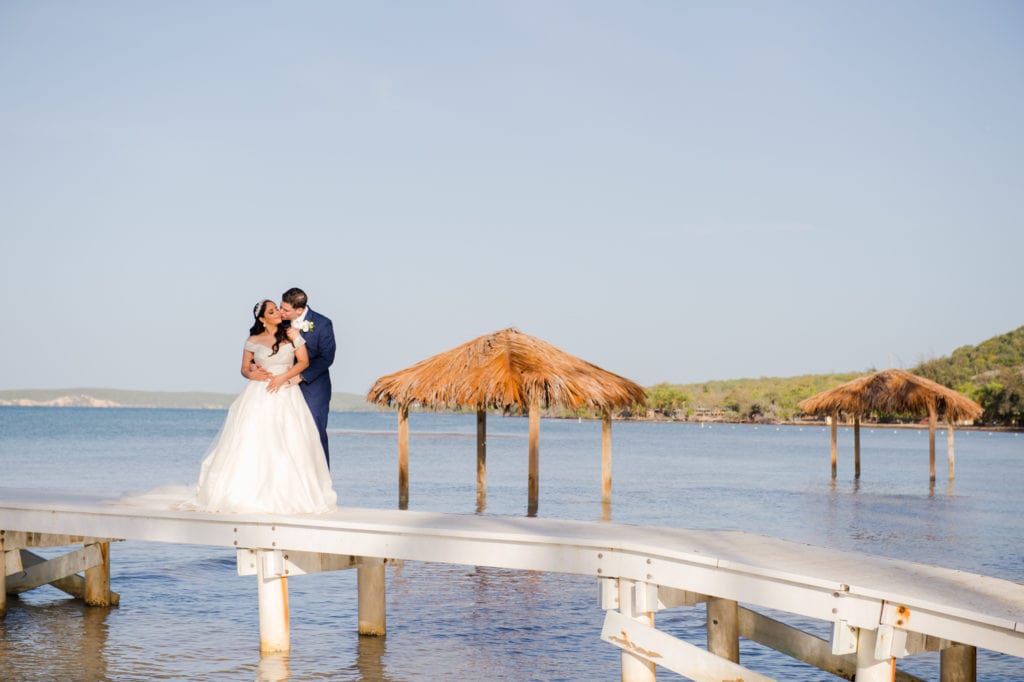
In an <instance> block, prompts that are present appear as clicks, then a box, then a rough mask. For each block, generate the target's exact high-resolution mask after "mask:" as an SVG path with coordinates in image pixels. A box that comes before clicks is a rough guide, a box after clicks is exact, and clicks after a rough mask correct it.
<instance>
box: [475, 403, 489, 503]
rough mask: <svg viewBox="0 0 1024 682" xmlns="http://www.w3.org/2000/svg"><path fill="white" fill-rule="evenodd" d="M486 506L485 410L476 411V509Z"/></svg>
mask: <svg viewBox="0 0 1024 682" xmlns="http://www.w3.org/2000/svg"><path fill="white" fill-rule="evenodd" d="M486 506H487V412H486V411H485V410H483V409H478V410H477V411H476V510H477V511H478V512H482V511H483V510H484V507H486Z"/></svg>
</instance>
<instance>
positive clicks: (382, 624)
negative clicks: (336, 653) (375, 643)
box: [356, 557, 387, 637]
mask: <svg viewBox="0 0 1024 682" xmlns="http://www.w3.org/2000/svg"><path fill="white" fill-rule="evenodd" d="M384 577H385V576H384V560H383V559H375V558H370V557H362V558H360V560H359V566H358V567H357V568H356V583H357V589H358V591H359V634H360V635H368V636H371V637H383V636H384V635H385V634H387V600H386V598H385V584H386V583H385V579H384Z"/></svg>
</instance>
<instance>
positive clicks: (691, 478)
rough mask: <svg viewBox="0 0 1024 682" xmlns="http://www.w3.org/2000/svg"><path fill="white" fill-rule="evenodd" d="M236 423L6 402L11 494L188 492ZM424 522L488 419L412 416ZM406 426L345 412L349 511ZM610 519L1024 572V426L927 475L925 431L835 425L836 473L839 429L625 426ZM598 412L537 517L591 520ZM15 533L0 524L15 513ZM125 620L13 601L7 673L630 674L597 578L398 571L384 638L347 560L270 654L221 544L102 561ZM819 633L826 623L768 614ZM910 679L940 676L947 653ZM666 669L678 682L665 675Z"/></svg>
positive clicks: (371, 498) (514, 501)
mask: <svg viewBox="0 0 1024 682" xmlns="http://www.w3.org/2000/svg"><path fill="white" fill-rule="evenodd" d="M224 415H225V413H224V412H222V411H204V410H195V411H191V410H127V409H125V410H121V409H75V408H16V407H3V408H0V472H2V480H0V486H17V487H31V488H49V489H64V490H94V491H107V492H117V493H121V492H128V491H141V490H147V489H150V488H153V487H157V486H160V485H164V484H187V483H192V482H193V481H194V480H195V477H196V474H197V471H198V465H199V462H200V460H201V459H202V457H203V455H204V454H205V451H206V448H207V447H208V446H209V444H210V442H211V441H212V440H213V438H214V436H215V435H216V433H217V431H218V429H219V428H220V426H221V423H222V421H223V419H224ZM410 422H411V428H410V430H411V438H410V443H411V445H410V481H411V484H410V509H417V510H429V511H442V512H456V513H474V512H475V510H476V497H475V476H476V468H475V466H476V465H475V458H476V446H475V434H476V422H475V417H474V416H473V415H435V414H413V415H412V416H411V418H410ZM395 428H396V423H395V416H394V415H393V414H387V413H334V414H332V415H331V419H330V430H331V451H332V455H331V461H332V474H333V477H334V482H335V487H336V489H337V491H338V493H339V497H340V504H343V505H348V506H360V507H370V508H382V509H385V508H394V507H396V506H397V498H398V493H397V473H396V472H397V464H396V461H397V456H396V449H397V440H396V434H395ZM613 437H614V491H613V498H614V499H613V504H612V508H611V518H612V520H614V521H617V522H626V523H638V524H648V525H664V526H675V527H688V528H719V529H739V530H745V531H750V532H754V533H761V534H766V535H773V536H778V537H783V538H787V539H791V540H797V541H801V542H808V543H811V544H817V545H823V546H830V547H838V548H842V549H849V550H856V551H862V552H867V553H872V554H879V555H884V556H894V557H900V558H904V559H909V560H912V561H918V562H923V563H929V564H936V565H941V566H947V567H951V568H958V569H963V570H968V571H973V572H977V573H983V574H987V575H993V576H997V577H1001V578H1006V579H1009V580H1014V581H1018V582H1024V524H1022V523H1021V520H1020V502H1019V500H1020V494H1021V491H1022V490H1024V435H1021V434H1012V433H991V432H979V431H974V432H958V433H957V434H956V445H957V448H956V451H957V478H956V481H955V483H954V484H952V485H949V484H947V482H946V481H945V480H944V478H945V434H944V433H940V434H939V437H938V438H937V441H938V446H939V456H938V472H939V478H940V481H939V483H938V484H937V485H936V486H935V487H930V486H929V483H928V436H927V432H925V431H919V430H906V429H864V430H863V431H862V437H861V442H862V476H861V479H860V481H859V482H857V481H855V480H854V479H853V472H852V469H853V465H852V459H853V455H852V448H853V445H852V441H853V436H852V432H851V431H850V430H849V429H840V463H839V477H838V479H837V480H836V481H835V482H833V481H832V480H831V477H830V469H829V435H828V431H827V429H825V428H821V427H814V428H807V427H805V428H799V427H775V426H760V427H755V426H739V425H736V426H733V425H714V426H712V427H704V428H702V427H701V426H700V425H696V424H674V423H618V422H617V423H615V425H614V428H613ZM600 453H601V426H600V423H599V422H588V421H583V422H578V421H566V420H544V421H543V422H542V425H541V471H540V511H539V515H540V516H544V517H552V518H566V519H577V520H584V521H598V520H600V519H601V516H602V506H601V502H600V480H601V464H600V460H601V456H600ZM526 480H527V423H526V420H525V419H517V418H500V417H489V419H488V506H487V509H486V511H485V512H484V513H486V514H498V515H513V516H519V515H524V514H525V513H526ZM0 525H2V524H0ZM111 555H112V567H111V568H112V576H111V580H112V589H114V590H115V591H116V592H119V593H120V594H121V606H120V607H119V608H115V609H109V610H107V609H91V608H85V607H82V606H81V605H80V604H79V603H77V602H76V601H74V600H71V599H68V598H65V596H64V595H63V594H62V593H60V592H58V591H56V590H54V589H52V588H49V587H44V588H41V589H39V590H35V591H32V592H29V593H26V594H24V595H22V596H21V598H20V599H13V600H11V601H10V603H9V611H8V615H7V618H6V620H4V621H0V680H253V679H268V680H269V679H288V680H291V681H297V680H360V679H367V680H441V679H444V680H452V679H467V680H468V679H474V680H476V679H489V680H618V679H619V655H618V650H617V649H615V648H614V647H612V646H611V645H609V644H605V643H604V642H602V641H601V640H600V631H601V626H602V622H603V618H604V611H602V610H601V608H600V606H599V604H598V599H597V584H596V581H595V580H594V579H593V578H590V577H582V576H579V577H577V576H562V575H550V574H543V573H534V572H526V571H511V570H500V569H489V568H475V567H471V566H443V565H432V564H422V563H415V562H407V563H405V564H404V565H402V566H398V567H394V568H390V569H388V578H387V580H388V584H387V588H388V592H387V609H388V635H387V637H386V638H383V639H375V638H360V637H358V636H357V635H356V585H355V572H354V571H340V572H336V573H329V574H320V575H311V576H300V577H297V578H294V579H293V580H291V581H289V599H290V606H291V630H292V632H291V639H292V651H291V653H290V655H289V656H287V657H276V658H261V657H260V655H259V651H258V647H259V637H258V632H259V630H258V621H257V610H256V586H255V578H253V577H251V576H248V577H239V576H238V575H236V573H235V561H234V554H233V552H231V551H230V550H227V549H221V548H209V547H200V546H176V545H163V544H158V543H145V542H134V541H133V542H124V543H116V544H115V545H113V546H112V549H111ZM772 615H774V616H776V617H781V618H782V619H785V620H787V621H788V622H791V623H794V624H798V625H800V626H801V627H803V628H804V629H807V630H810V631H814V632H815V633H816V634H818V635H819V636H821V637H827V636H828V633H829V632H830V627H829V625H828V624H826V623H820V622H816V621H808V620H800V619H795V618H793V617H791V616H785V615H781V614H772ZM657 621H658V626H659V628H661V629H663V630H666V631H668V632H670V633H672V634H674V635H675V636H677V637H681V638H684V639H687V640H688V641H690V642H692V643H694V644H697V645H701V646H703V645H704V643H705V642H704V630H703V622H704V613H703V610H702V608H701V607H696V608H692V609H675V610H669V611H663V612H661V613H659V614H658V615H657ZM741 657H742V661H743V663H744V664H745V665H747V666H749V667H751V668H754V669H756V670H758V671H760V672H762V673H764V674H767V675H770V676H773V677H775V678H777V679H785V680H821V679H835V678H830V677H829V676H828V675H825V674H824V673H821V672H820V671H817V670H815V669H813V668H809V667H807V666H805V665H803V664H800V663H796V662H793V661H791V660H790V659H788V658H786V657H784V656H782V655H781V654H777V653H775V652H772V651H770V650H768V649H765V648H763V647H760V646H759V645H756V644H753V643H750V642H746V641H744V642H743V645H742V647H741ZM978 666H979V679H984V680H1021V679H1024V662H1022V661H1021V659H1016V658H1012V657H1008V656H1003V655H1000V654H994V653H991V652H987V651H979V660H978ZM900 667H901V668H902V669H904V670H906V671H907V672H910V673H913V674H915V675H918V676H921V677H924V678H926V679H938V656H937V654H934V653H933V654H925V655H920V656H915V657H912V658H909V659H904V660H903V661H902V662H901V664H900ZM659 674H660V676H661V677H665V678H666V679H671V678H672V677H673V675H672V674H671V673H668V672H667V671H664V670H662V671H660V672H659Z"/></svg>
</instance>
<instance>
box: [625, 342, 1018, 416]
mask: <svg viewBox="0 0 1024 682" xmlns="http://www.w3.org/2000/svg"><path fill="white" fill-rule="evenodd" d="M874 371H876V370H875V369H867V370H865V371H864V372H848V373H841V374H809V375H804V376H797V377H787V378H776V377H762V378H760V379H734V380H728V381H707V382H704V383H699V384H670V383H660V384H657V385H655V386H651V387H649V388H648V389H647V404H646V405H645V406H643V407H644V409H646V411H647V415H646V416H648V417H654V418H666V419H687V420H700V419H705V418H708V419H723V420H726V421H752V422H780V421H792V420H794V419H796V418H799V417H800V416H801V411H800V408H798V407H797V404H798V403H799V402H800V401H801V400H803V399H804V398H809V397H810V396H812V395H814V394H815V393H819V392H821V391H825V390H828V389H830V388H833V387H835V386H838V385H839V384H842V383H845V382H847V381H850V380H852V379H855V378H856V377H858V376H861V375H862V374H866V373H870V372H874ZM908 371H910V372H911V373H912V374H916V375H918V376H923V377H925V378H928V379H931V380H932V381H935V382H937V383H940V384H942V385H943V386H947V387H949V388H952V389H953V390H956V391H959V392H960V393H963V394H964V395H966V396H967V397H969V398H971V399H972V400H974V401H976V402H977V403H978V404H979V405H981V406H982V408H983V409H984V410H985V412H984V414H983V415H982V418H981V422H982V423H983V424H987V425H991V426H1021V425H1024V327H1020V328H1019V329H1016V330H1014V331H1012V332H1009V333H1006V334H1002V335H1000V336H996V337H993V338H991V339H989V340H987V341H984V342H982V343H980V344H978V345H977V346H963V347H961V348H957V349H956V350H955V351H953V353H952V354H951V355H950V356H949V357H944V358H937V359H934V360H929V361H927V362H922V363H920V364H918V365H917V366H916V367H914V368H912V369H910V370H908ZM635 416H644V415H640V414H636V415H635Z"/></svg>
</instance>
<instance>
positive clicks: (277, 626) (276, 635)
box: [256, 549, 291, 653]
mask: <svg viewBox="0 0 1024 682" xmlns="http://www.w3.org/2000/svg"><path fill="white" fill-rule="evenodd" d="M256 590H257V596H258V599H259V611H260V652H261V653H276V652H280V651H288V650H289V649H291V635H290V632H289V628H288V578H287V577H286V576H285V575H284V554H283V553H282V552H281V551H280V550H270V549H259V550H256Z"/></svg>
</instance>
